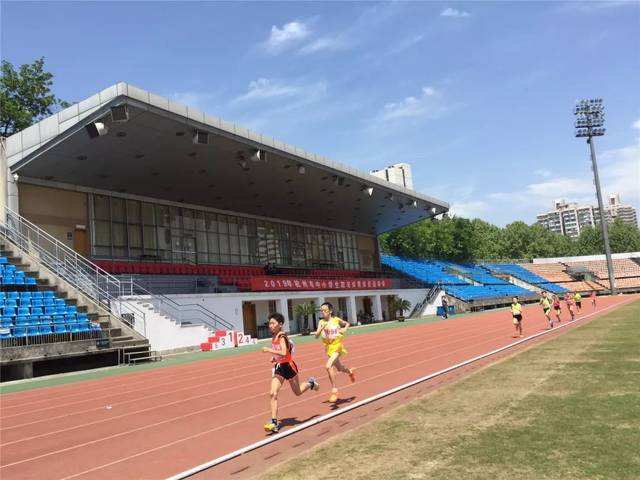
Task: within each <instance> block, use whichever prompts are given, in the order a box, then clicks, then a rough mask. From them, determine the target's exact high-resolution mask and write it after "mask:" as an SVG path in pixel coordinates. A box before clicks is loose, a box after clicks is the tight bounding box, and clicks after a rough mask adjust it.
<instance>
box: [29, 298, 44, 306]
mask: <svg viewBox="0 0 640 480" xmlns="http://www.w3.org/2000/svg"><path fill="white" fill-rule="evenodd" d="M31 306H32V307H43V306H44V304H43V303H42V299H41V298H32V299H31Z"/></svg>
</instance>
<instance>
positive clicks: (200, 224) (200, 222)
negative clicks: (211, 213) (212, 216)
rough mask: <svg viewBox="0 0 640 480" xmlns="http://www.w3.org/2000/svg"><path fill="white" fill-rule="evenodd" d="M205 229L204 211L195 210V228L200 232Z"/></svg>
mask: <svg viewBox="0 0 640 480" xmlns="http://www.w3.org/2000/svg"><path fill="white" fill-rule="evenodd" d="M206 229H207V225H206V219H205V214H204V212H196V230H200V231H201V232H202V231H204V230H206Z"/></svg>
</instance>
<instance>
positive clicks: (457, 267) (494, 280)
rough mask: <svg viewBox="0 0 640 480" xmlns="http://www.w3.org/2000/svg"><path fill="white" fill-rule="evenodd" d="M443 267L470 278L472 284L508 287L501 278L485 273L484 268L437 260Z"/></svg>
mask: <svg viewBox="0 0 640 480" xmlns="http://www.w3.org/2000/svg"><path fill="white" fill-rule="evenodd" d="M434 263H439V264H441V265H443V268H448V269H450V270H453V271H458V272H462V274H463V275H464V276H465V277H467V278H471V279H472V280H473V281H474V282H477V283H481V284H483V285H508V284H509V282H506V281H504V280H502V279H501V278H498V277H494V276H493V275H491V274H490V273H489V272H487V271H486V270H485V269H484V268H482V267H479V266H477V265H473V264H468V263H453V262H446V261H443V260H438V261H437V262H434Z"/></svg>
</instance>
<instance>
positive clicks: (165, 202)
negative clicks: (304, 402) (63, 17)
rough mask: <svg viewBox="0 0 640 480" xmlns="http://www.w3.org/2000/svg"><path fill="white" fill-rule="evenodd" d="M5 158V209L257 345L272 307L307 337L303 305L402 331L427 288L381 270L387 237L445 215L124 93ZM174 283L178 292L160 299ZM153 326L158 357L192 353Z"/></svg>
mask: <svg viewBox="0 0 640 480" xmlns="http://www.w3.org/2000/svg"><path fill="white" fill-rule="evenodd" d="M2 160H3V165H2V169H1V170H2V175H3V176H4V178H3V179H2V181H1V182H0V185H2V188H3V189H4V192H0V193H2V194H1V195H0V199H2V201H4V202H6V205H5V206H6V208H8V209H9V210H10V211H13V212H18V213H19V214H20V215H21V216H22V217H24V218H25V219H27V220H28V221H30V222H32V223H33V224H35V225H37V226H39V227H41V228H42V229H43V230H45V231H46V232H48V233H49V234H51V235H52V236H53V237H55V238H56V239H58V240H59V241H60V242H63V243H64V244H66V245H67V246H68V247H70V248H72V249H73V250H75V251H76V252H78V253H79V254H81V255H83V256H85V257H87V258H89V259H90V260H91V261H93V262H95V263H96V264H98V265H99V266H101V267H102V268H104V269H105V270H107V271H109V272H111V273H112V274H114V275H119V276H122V275H128V276H131V275H134V276H135V278H136V279H138V280H140V281H146V282H147V284H148V285H149V286H150V288H156V289H162V288H164V289H165V290H164V293H171V296H172V298H173V299H174V300H175V301H176V302H197V303H200V304H202V305H206V307H207V308H208V309H210V310H212V311H215V312H216V313H217V314H219V315H220V316H221V317H222V318H224V319H225V320H227V321H228V322H229V323H230V324H232V325H233V326H234V327H235V328H237V329H239V330H244V331H245V332H247V333H252V334H254V335H256V336H266V331H265V329H264V322H265V321H266V316H267V315H268V313H269V311H274V310H278V311H282V313H283V314H284V315H285V317H286V319H287V322H288V323H287V328H289V329H290V330H292V331H298V330H299V329H300V325H299V322H298V319H294V316H295V313H294V312H295V307H296V305H297V304H298V303H302V302H308V301H312V302H313V303H314V304H316V305H317V304H318V302H322V301H325V300H327V299H329V300H332V301H333V302H334V303H335V306H336V309H338V310H339V311H341V312H342V314H343V315H344V316H345V317H346V318H347V319H348V320H349V321H350V322H351V323H355V322H356V321H358V320H359V319H360V318H361V317H362V318H369V319H373V320H382V319H384V318H391V317H392V316H393V312H391V311H390V308H389V305H388V300H389V299H390V298H391V297H392V296H394V295H400V296H402V297H403V298H406V299H409V300H410V301H412V303H417V302H420V301H422V300H423V299H424V297H425V295H426V293H427V291H426V290H425V288H424V287H422V286H420V285H408V284H406V282H403V279H400V278H393V276H392V275H390V274H389V273H388V272H384V271H383V270H382V267H381V264H380V252H379V250H378V242H377V236H378V235H379V234H381V233H383V232H386V231H389V230H392V229H395V228H398V227H402V226H404V225H407V224H410V223H413V222H416V221H419V220H422V219H426V218H433V217H435V216H437V215H441V214H443V213H445V212H447V211H448V209H449V205H448V204H447V203H446V202H443V201H441V200H438V199H435V198H432V197H430V196H427V195H423V194H420V193H417V192H415V191H413V190H411V189H408V188H405V187H402V186H399V185H395V184H392V183H389V182H387V181H385V180H383V179H380V178H377V177H375V176H372V175H369V174H366V173H364V172H360V171H357V170H355V169H353V168H351V167H348V166H345V165H341V164H338V163H336V162H333V161H332V160H330V159H328V158H325V157H322V156H321V155H317V154H314V153H310V152H307V151H305V150H303V149H301V148H298V147H294V146H291V145H287V144H285V143H283V142H281V141H278V140H276V139H273V138H271V137H268V136H266V135H263V134H259V133H256V132H252V131H250V130H247V129H245V128H242V127H240V126H238V125H236V124H233V123H228V122H225V121H224V120H222V119H220V118H216V117H212V116H209V115H207V114H205V113H203V112H200V111H197V110H195V109H192V108H190V107H187V106H184V105H181V104H179V103H177V102H174V101H172V100H169V99H166V98H163V97H161V96H158V95H155V94H153V93H150V92H147V91H145V90H142V89H140V88H137V87H135V86H133V85H129V84H127V83H118V84H116V85H113V86H111V87H109V88H107V89H105V90H103V91H101V92H100V93H98V94H96V95H93V96H92V97H90V98H88V99H86V100H83V101H81V102H78V103H77V104H75V105H73V106H71V107H69V108H67V109H65V110H62V111H61V112H59V113H57V114H54V115H52V116H51V117H48V118H46V119H44V120H42V121H40V122H39V123H37V124H35V125H33V126H31V127H29V128H27V129H25V130H23V131H22V132H19V133H17V134H15V135H13V136H11V137H9V138H7V139H4V148H3V158H2ZM167 278H171V279H174V280H175V279H176V278H179V279H180V280H181V281H180V282H177V283H179V284H180V285H182V287H183V290H181V291H180V294H174V291H171V290H167V288H166V286H165V287H160V286H159V285H160V284H161V283H162V279H167ZM206 279H214V280H213V282H212V286H213V287H212V291H211V292H208V293H207V292H204V293H203V292H202V291H200V290H198V288H196V287H197V286H198V285H199V282H202V281H203V280H206ZM187 280H188V281H187ZM154 282H155V283H154ZM189 282H193V283H192V284H193V285H194V286H195V287H194V288H193V289H191V290H189V288H188V287H185V285H187V284H189ZM409 287H412V288H409ZM185 288H186V289H185ZM214 291H215V292H216V293H212V292H214ZM146 323H147V324H146V325H145V328H146V331H145V334H146V335H147V336H149V337H151V336H153V335H156V337H157V338H158V339H161V340H153V339H152V342H155V343H156V347H157V348H160V349H169V348H180V347H183V346H186V343H190V342H191V340H184V341H177V340H176V341H174V340H175V338H177V336H176V335H175V334H174V333H172V331H171V328H169V327H167V328H165V327H162V328H161V330H162V332H159V333H158V332H156V333H153V334H152V333H151V329H152V328H155V327H152V325H151V323H152V322H150V321H147V322H146ZM161 323H162V322H161V320H158V321H157V322H156V324H157V325H156V326H158V325H160V324H161ZM194 331H195V329H194ZM205 333H206V332H200V333H196V334H194V337H195V336H197V335H205ZM195 343H197V342H193V344H195Z"/></svg>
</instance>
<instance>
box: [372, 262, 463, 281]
mask: <svg viewBox="0 0 640 480" xmlns="http://www.w3.org/2000/svg"><path fill="white" fill-rule="evenodd" d="M380 260H381V262H382V264H383V265H386V266H388V267H391V268H394V269H396V270H399V271H401V272H403V273H405V274H406V275H409V276H412V277H414V278H416V279H418V280H420V281H422V282H425V283H429V284H432V285H436V284H439V285H456V284H462V285H464V284H467V282H465V281H464V280H463V279H460V278H458V277H456V276H455V275H451V274H449V273H447V272H445V271H444V270H443V266H442V264H439V263H438V262H432V261H416V260H408V259H403V258H400V257H394V256H391V255H382V256H381V257H380Z"/></svg>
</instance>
